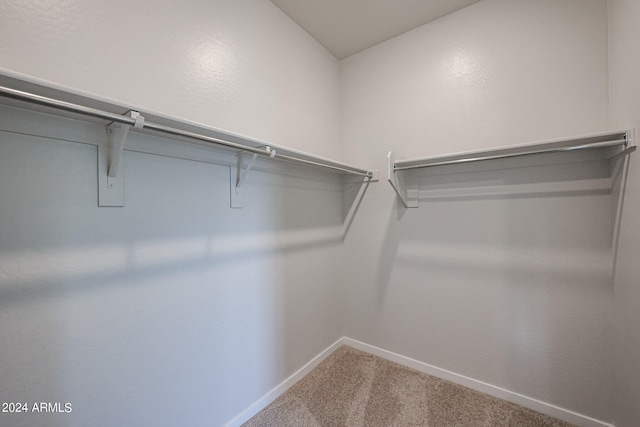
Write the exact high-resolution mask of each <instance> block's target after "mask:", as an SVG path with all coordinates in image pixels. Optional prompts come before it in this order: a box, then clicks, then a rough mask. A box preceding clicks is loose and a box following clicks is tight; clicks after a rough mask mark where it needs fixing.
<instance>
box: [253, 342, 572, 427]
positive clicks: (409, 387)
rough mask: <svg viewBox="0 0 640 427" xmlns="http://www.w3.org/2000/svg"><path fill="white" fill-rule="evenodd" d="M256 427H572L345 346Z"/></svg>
mask: <svg viewBox="0 0 640 427" xmlns="http://www.w3.org/2000/svg"><path fill="white" fill-rule="evenodd" d="M258 426H260V427H299V426H304V427H329V426H331V427H338V426H346V427H351V426H367V427H376V426H384V427H387V426H398V427H399V426H402V427H404V426H433V427H448V426H487V427H488V426H491V427H494V426H514V427H515V426H525V427H534V426H535V427H547V426H548V427H552V426H553V427H568V426H570V424H567V423H565V422H563V421H560V420H557V419H555V418H551V417H549V416H547V415H543V414H540V413H538V412H535V411H532V410H530V409H527V408H523V407H521V406H518V405H515V404H513V403H509V402H506V401H504V400H500V399H497V398H494V397H492V396H489V395H486V394H483V393H480V392H477V391H474V390H471V389H468V388H466V387H462V386H459V385H457V384H453V383H451V382H449V381H445V380H442V379H439V378H436V377H433V376H431V375H427V374H424V373H422V372H418V371H416V370H413V369H409V368H407V367H404V366H401V365H398V364H396V363H393V362H389V361H387V360H385V359H381V358H379V357H377V356H373V355H371V354H368V353H364V352H361V351H359V350H355V349H353V348H351V347H347V346H343V347H340V348H339V349H338V350H336V351H335V352H334V353H333V354H332V355H331V356H329V357H328V358H326V359H325V360H324V361H323V362H322V363H321V364H320V365H318V366H317V367H316V368H315V369H313V370H312V371H311V372H310V373H309V374H307V375H306V376H305V377H304V378H302V379H301V380H300V381H298V382H297V383H296V384H295V385H294V386H293V387H291V388H290V389H289V390H287V392H285V393H284V394H283V395H281V396H280V397H278V398H277V399H276V400H274V401H273V402H272V403H271V404H270V405H268V406H267V407H266V408H265V409H263V410H262V411H261V412H259V413H258V414H257V415H255V416H254V417H253V418H251V419H250V420H249V421H247V422H246V423H245V424H244V425H243V427H258Z"/></svg>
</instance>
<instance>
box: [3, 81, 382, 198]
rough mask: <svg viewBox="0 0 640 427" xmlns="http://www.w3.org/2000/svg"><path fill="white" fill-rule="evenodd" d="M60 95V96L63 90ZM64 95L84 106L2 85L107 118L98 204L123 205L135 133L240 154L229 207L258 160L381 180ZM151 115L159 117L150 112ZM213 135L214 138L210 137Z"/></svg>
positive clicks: (6, 93)
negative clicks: (124, 167)
mask: <svg viewBox="0 0 640 427" xmlns="http://www.w3.org/2000/svg"><path fill="white" fill-rule="evenodd" d="M44 92H45V93H50V92H51V91H49V90H47V88H46V87H45V88H44ZM54 92H55V89H54ZM57 93H58V94H60V92H59V91H58V92H57ZM61 95H62V97H63V98H64V97H66V98H67V99H68V98H69V96H71V97H73V100H74V101H75V100H76V99H81V100H82V102H81V103H75V102H69V101H67V100H64V99H57V98H56V97H55V96H43V95H40V94H37V93H32V92H30V91H27V90H20V89H16V88H13V87H9V86H6V85H0V97H3V98H7V99H11V100H14V101H18V102H19V103H27V104H29V105H36V106H39V107H45V109H46V111H49V109H52V110H53V111H54V112H61V115H64V114H66V115H68V114H69V113H71V114H72V115H79V116H82V117H87V118H91V119H99V120H105V121H106V122H107V133H108V135H109V142H108V144H107V146H104V147H102V146H100V147H99V150H98V155H99V161H100V165H101V167H100V171H99V176H98V178H99V187H98V196H99V201H98V204H99V205H100V206H124V195H123V194H124V192H123V182H124V180H123V177H122V174H121V172H119V169H121V168H119V165H120V162H121V159H122V155H123V150H124V147H125V144H126V139H127V136H128V134H129V132H130V131H132V130H138V131H146V132H151V133H158V134H162V135H170V136H172V137H177V138H178V139H185V138H186V139H187V140H193V141H194V142H197V143H200V144H202V143H205V145H213V146H216V147H219V148H223V149H227V150H233V151H237V159H238V165H237V168H236V169H235V170H233V171H232V172H235V175H236V176H235V177H233V176H232V182H231V207H242V197H241V194H240V189H241V186H242V184H243V182H244V181H245V178H246V177H247V175H248V174H249V172H250V171H251V168H252V167H253V163H254V161H255V160H256V158H257V157H258V156H261V157H264V158H268V159H279V160H283V161H286V162H292V163H298V164H302V165H305V166H312V167H316V168H322V169H327V170H331V171H333V172H337V173H340V174H348V175H353V176H359V177H363V178H364V181H365V182H371V181H376V180H377V173H376V172H375V171H370V170H367V169H363V168H358V167H355V166H351V165H348V164H345V163H341V162H337V161H334V160H329V159H325V158H322V157H318V156H314V155H311V154H308V153H303V152H300V151H296V150H292V149H289V148H286V147H280V146H274V145H269V144H264V143H259V142H258V141H255V140H251V139H249V138H243V137H242V136H239V135H233V134H230V133H229V134H226V133H225V132H223V131H219V130H212V129H207V128H205V127H199V126H196V125H194V124H191V123H187V122H184V123H183V122H181V121H178V120H174V119H168V120H163V119H162V118H160V120H161V121H164V123H153V122H151V121H149V120H146V119H145V114H142V113H140V112H139V111H133V110H129V111H128V112H127V113H126V114H118V113H115V112H113V111H107V110H109V109H110V110H116V111H123V110H125V108H124V107H122V106H118V105H115V104H111V103H104V102H102V101H100V100H94V99H92V98H89V97H86V96H78V97H74V94H69V93H66V92H62V93H61ZM94 101H95V102H94ZM92 103H93V104H94V105H95V103H97V104H98V105H99V106H105V108H106V109H103V108H94V107H91V106H89V105H85V104H92ZM62 112H64V113H62ZM147 117H159V116H156V115H153V114H149V115H147ZM167 123H168V124H169V125H168V124H167ZM212 134H213V135H215V136H212ZM242 153H250V154H252V155H253V157H252V159H251V161H250V162H249V164H248V165H247V166H246V167H244V168H243V167H242ZM103 163H104V165H103ZM103 169H104V170H103ZM103 175H104V176H103Z"/></svg>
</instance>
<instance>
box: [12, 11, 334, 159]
mask: <svg viewBox="0 0 640 427" xmlns="http://www.w3.org/2000/svg"><path fill="white" fill-rule="evenodd" d="M0 8H1V9H0V10H1V12H2V13H0V38H2V40H5V42H4V43H2V46H0V66H1V67H2V68H6V69H9V70H12V71H15V72H21V73H24V74H28V75H31V76H34V77H38V78H41V79H44V80H48V81H51V82H54V83H56V84H60V85H64V86H68V87H71V88H74V89H75V90H82V91H86V92H89V93H93V94H97V95H100V96H102V97H106V98H110V99H113V100H116V101H118V102H120V103H124V104H133V105H134V106H136V107H139V108H140V109H142V110H143V111H144V110H146V111H150V110H151V111H158V112H161V113H164V114H166V115H171V116H175V117H179V118H185V119H188V120H191V121H195V122H200V123H204V124H206V125H209V126H214V127H218V128H220V129H226V130H229V131H233V132H238V133H243V134H246V135H249V136H252V137H257V138H260V139H262V140H265V141H273V142H274V143H278V144H281V145H285V146H288V147H292V148H297V149H300V150H303V151H309V152H313V153H316V154H318V155H323V156H326V157H337V156H338V154H339V147H340V146H339V134H338V130H337V129H338V127H337V124H338V123H339V119H340V110H339V108H336V105H337V102H338V97H339V94H338V90H339V88H338V84H337V82H338V68H337V60H336V59H335V58H334V57H333V56H331V54H330V53H328V52H327V51H326V50H325V49H324V48H322V47H321V46H320V45H318V43H317V42H316V41H315V40H313V39H312V38H311V36H309V35H308V34H307V33H305V32H304V31H302V30H301V29H300V27H298V26H297V25H296V24H295V23H293V22H292V21H291V20H290V19H289V18H288V17H287V16H286V15H285V14H284V13H282V12H281V11H280V9H278V8H277V7H275V6H274V5H273V4H272V3H271V2H268V1H261V0H241V1H224V0H214V1H190V2H188V3H178V2H174V1H160V2H157V1H155V2H154V1H141V2H135V3H131V2H127V1H124V0H114V1H109V2H96V1H90V2H87V1H83V0H42V1H38V2H24V1H21V0H7V1H3V2H2V4H1V5H0Z"/></svg>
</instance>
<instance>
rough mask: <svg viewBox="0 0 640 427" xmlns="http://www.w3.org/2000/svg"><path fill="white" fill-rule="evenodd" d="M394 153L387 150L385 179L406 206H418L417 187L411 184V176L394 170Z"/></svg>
mask: <svg viewBox="0 0 640 427" xmlns="http://www.w3.org/2000/svg"><path fill="white" fill-rule="evenodd" d="M395 161H396V159H395V155H394V154H393V151H389V154H387V179H388V180H389V184H391V187H392V188H393V190H394V191H395V192H396V194H397V195H398V197H400V200H402V203H403V204H404V205H405V207H407V208H417V207H418V187H417V184H416V185H411V184H413V182H411V176H410V175H409V174H408V173H406V172H401V173H399V172H398V171H396V170H395Z"/></svg>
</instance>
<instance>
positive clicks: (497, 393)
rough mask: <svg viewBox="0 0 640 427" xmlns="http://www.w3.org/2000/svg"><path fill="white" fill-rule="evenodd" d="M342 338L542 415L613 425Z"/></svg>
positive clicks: (597, 426)
mask: <svg viewBox="0 0 640 427" xmlns="http://www.w3.org/2000/svg"><path fill="white" fill-rule="evenodd" d="M341 341H342V342H341V344H344V345H348V346H350V347H353V348H355V349H357V350H361V351H364V352H366V353H370V354H373V355H376V356H378V357H381V358H383V359H386V360H390V361H392V362H395V363H398V364H400V365H403V366H406V367H408V368H412V369H415V370H416V371H420V372H424V373H425V374H429V375H433V376H434V377H438V378H442V379H444V380H448V381H451V382H452V383H456V384H459V385H462V386H464V387H467V388H470V389H473V390H476V391H479V392H482V393H486V394H488V395H490V396H494V397H497V398H499V399H503V400H506V401H508V402H511V403H515V404H517V405H520V406H524V407H525V408H529V409H533V410H534V411H537V412H541V413H543V414H546V415H549V416H552V417H554V418H558V419H560V420H563V421H566V422H568V423H571V424H575V425H577V426H581V427H614V426H613V424H609V423H606V422H604V421H600V420H596V419H595V418H591V417H588V416H586V415H582V414H579V413H577V412H573V411H570V410H568V409H564V408H561V407H559V406H556V405H552V404H550V403H546V402H543V401H541V400H537V399H533V398H531V397H527V396H525V395H522V394H520V393H515V392H513V391H509V390H506V389H504V388H501V387H497V386H494V385H491V384H488V383H485V382H482V381H478V380H474V379H473V378H469V377H465V376H464V375H460V374H456V373H455V372H451V371H447V370H446V369H442V368H438V367H436V366H433V365H429V364H427V363H423V362H420V361H418V360H415V359H411V358H409V357H405V356H402V355H400V354H397V353H393V352H391V351H387V350H383V349H381V348H378V347H375V346H372V345H369V344H365V343H363V342H360V341H357V340H354V339H351V338H347V337H344V338H342V340H341Z"/></svg>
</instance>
